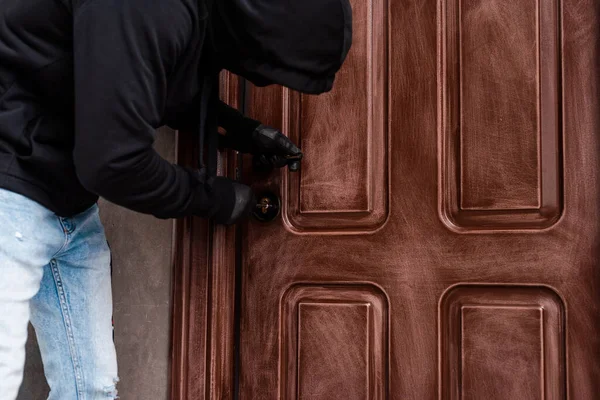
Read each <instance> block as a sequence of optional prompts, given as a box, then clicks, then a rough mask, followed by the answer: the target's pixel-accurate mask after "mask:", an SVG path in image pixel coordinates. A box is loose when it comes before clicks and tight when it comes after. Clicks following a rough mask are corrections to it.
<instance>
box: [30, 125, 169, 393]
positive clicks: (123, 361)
mask: <svg viewBox="0 0 600 400" xmlns="http://www.w3.org/2000/svg"><path fill="white" fill-rule="evenodd" d="M156 149H157V150H158V151H159V153H161V155H162V156H163V157H165V158H166V159H168V160H170V161H173V160H174V159H175V133H174V132H173V131H170V130H168V129H161V130H159V132H158V137H157V142H156ZM100 210H101V211H100V212H101V216H102V220H103V222H104V226H105V228H106V235H107V238H108V241H109V243H110V246H111V249H112V254H113V299H114V321H115V343H116V347H117V354H118V357H119V376H120V378H121V383H120V384H119V394H120V396H121V398H122V399H124V400H138V399H139V400H163V399H167V398H168V394H167V390H168V373H169V347H170V330H171V329H170V324H171V240H172V232H173V222H172V221H162V220H158V219H156V218H153V217H151V216H146V215H141V214H137V213H134V212H131V211H129V210H126V209H124V208H121V207H117V206H115V205H113V204H110V203H107V202H105V201H101V202H100ZM34 336H35V335H34V333H33V331H32V330H31V329H30V335H29V341H28V343H27V362H26V366H25V377H24V382H23V386H22V388H21V393H20V395H19V400H44V399H46V397H47V395H48V387H47V385H46V382H45V379H44V373H43V367H42V363H41V359H40V356H39V351H38V349H37V344H36V342H35V337H34Z"/></svg>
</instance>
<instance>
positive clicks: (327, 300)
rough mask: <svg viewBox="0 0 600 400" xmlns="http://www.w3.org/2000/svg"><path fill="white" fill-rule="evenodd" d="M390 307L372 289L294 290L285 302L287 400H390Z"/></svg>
mask: <svg viewBox="0 0 600 400" xmlns="http://www.w3.org/2000/svg"><path fill="white" fill-rule="evenodd" d="M388 318H389V309H388V301H387V298H386V297H385V295H384V294H383V293H382V292H381V290H380V289H379V288H377V287H375V286H372V285H365V284H354V285H345V284H337V285H335V284H334V285H332V284H330V285H313V284H311V283H300V284H297V285H294V286H292V287H291V288H289V289H288V290H287V291H286V293H285V294H284V296H283V298H282V302H281V327H282V332H281V335H282V336H281V350H280V357H281V360H280V363H279V364H280V366H281V371H280V374H281V390H280V398H284V399H314V398H327V399H357V400H358V399H374V400H375V399H384V398H385V395H386V393H387V387H388V380H387V374H386V371H387V367H388V362H389V359H388V357H387V348H388V343H389V331H388V325H387V321H388Z"/></svg>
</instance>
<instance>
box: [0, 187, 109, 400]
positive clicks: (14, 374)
mask: <svg viewBox="0 0 600 400" xmlns="http://www.w3.org/2000/svg"><path fill="white" fill-rule="evenodd" d="M29 321H31V323H32V325H33V327H34V328H35V332H36V335H37V339H38V343H39V346H40V351H41V355H42V361H43V364H44V372H45V374H46V379H47V381H48V385H49V386H50V397H49V400H59V399H60V400H96V399H114V398H116V396H117V394H116V388H115V385H116V383H117V381H118V378H117V360H116V353H115V346H114V343H113V329H112V293H111V276H110V250H109V248H108V245H107V242H106V237H105V235H104V228H103V227H102V224H101V222H100V219H99V216H98V207H97V206H93V207H92V208H90V209H89V210H87V211H85V212H83V213H81V214H79V215H76V216H74V217H72V218H60V217H58V216H56V215H55V214H54V213H52V212H51V211H49V210H48V209H46V208H44V207H43V206H41V205H39V204H38V203H36V202H34V201H32V200H29V199H28V198H26V197H24V196H21V195H18V194H15V193H12V192H9V191H6V190H3V189H0V400H14V399H15V398H16V397H17V392H18V390H19V386H20V385H21V382H22V380H23V367H24V363H25V342H26V340H27V324H28V322H29Z"/></svg>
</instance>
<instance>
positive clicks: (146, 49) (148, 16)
mask: <svg viewBox="0 0 600 400" xmlns="http://www.w3.org/2000/svg"><path fill="white" fill-rule="evenodd" d="M193 15H194V14H193V13H192V12H191V9H190V7H189V6H186V3H185V2H184V1H182V0H161V1H151V2H148V1H145V0H87V1H85V2H83V3H81V2H80V3H79V4H77V5H74V10H73V19H74V22H73V57H74V60H73V62H74V73H75V144H74V150H73V156H74V162H75V169H76V171H77V175H78V177H79V179H80V181H81V183H82V184H83V186H84V187H85V188H86V189H88V190H89V191H91V192H93V193H96V194H97V195H99V196H102V197H104V198H106V199H108V200H109V201H111V202H114V203H116V204H119V205H121V206H124V207H127V208H129V209H132V210H135V211H138V212H142V213H147V214H153V215H155V216H157V217H160V218H171V217H181V216H186V215H200V216H205V217H209V216H211V215H213V214H215V213H218V212H221V213H222V212H225V213H226V210H224V208H227V207H231V208H233V201H234V192H233V188H232V185H231V184H230V183H229V182H228V181H226V180H217V181H216V183H215V182H213V183H211V185H208V184H207V183H206V182H205V181H204V179H203V177H202V176H201V174H199V173H198V172H197V171H192V170H187V169H184V168H182V167H179V166H177V165H173V164H171V163H169V162H167V161H166V160H164V159H163V158H162V157H160V156H159V155H158V153H156V151H155V150H154V149H153V147H152V145H153V143H154V139H155V129H156V128H157V127H159V126H161V125H162V124H161V122H162V117H163V111H164V108H165V100H166V96H167V77H168V76H169V74H170V73H171V72H172V71H173V68H174V67H175V64H176V62H177V60H178V58H179V57H180V55H181V54H182V53H183V52H184V51H185V50H186V45H187V44H188V42H189V39H190V37H191V33H192V31H193V29H194V25H195V24H196V22H195V21H194V19H193V18H194V17H193Z"/></svg>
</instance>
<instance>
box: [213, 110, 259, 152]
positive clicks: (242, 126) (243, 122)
mask: <svg viewBox="0 0 600 400" xmlns="http://www.w3.org/2000/svg"><path fill="white" fill-rule="evenodd" d="M217 118H218V123H219V126H220V127H222V128H224V129H225V131H226V133H225V135H220V136H219V146H221V147H225V148H228V149H234V150H237V151H239V152H242V153H252V152H253V151H254V145H253V137H252V135H253V133H254V131H255V130H256V128H258V126H259V125H260V122H258V121H256V120H254V119H251V118H248V117H246V116H245V115H244V114H242V113H241V112H239V111H238V110H236V109H235V108H232V107H230V106H229V105H227V104H226V103H224V102H222V101H220V102H219V104H218V106H217Z"/></svg>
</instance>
